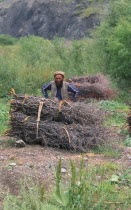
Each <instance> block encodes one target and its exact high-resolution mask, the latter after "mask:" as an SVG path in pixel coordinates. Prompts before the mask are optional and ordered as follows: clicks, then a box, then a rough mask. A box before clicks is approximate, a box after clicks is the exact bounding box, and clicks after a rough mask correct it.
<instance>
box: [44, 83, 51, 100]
mask: <svg viewBox="0 0 131 210" xmlns="http://www.w3.org/2000/svg"><path fill="white" fill-rule="evenodd" d="M47 90H51V82H48V83H47V84H45V85H43V86H42V93H43V95H44V97H45V98H48V93H47Z"/></svg>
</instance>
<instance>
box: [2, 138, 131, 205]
mask: <svg viewBox="0 0 131 210" xmlns="http://www.w3.org/2000/svg"><path fill="white" fill-rule="evenodd" d="M8 138H9V137H2V136H1V137H0V203H2V201H3V199H4V197H5V196H6V195H7V192H10V193H11V194H14V195H17V194H18V192H19V190H20V181H21V180H22V179H23V178H31V179H33V180H34V181H40V182H41V183H44V185H45V186H46V188H47V190H49V189H50V187H51V186H52V185H53V184H54V182H55V170H56V166H57V164H58V160H59V158H61V159H62V168H65V169H66V172H65V173H63V176H64V177H65V180H66V176H67V175H68V172H69V167H70V160H73V161H74V162H76V163H77V164H79V161H80V160H81V158H82V155H81V154H80V153H72V152H70V151H66V150H60V149H56V148H47V147H42V146H40V145H26V147H23V148H16V147H15V146H13V147H11V146H9V145H8V144H7V139H8ZM120 149H121V150H122V156H121V157H120V158H109V157H107V156H105V155H103V154H94V153H91V152H89V153H84V162H85V167H88V166H89V165H102V164H106V163H115V164H117V165H118V166H120V167H123V168H125V169H126V168H128V167H129V165H130V158H131V156H130V155H131V148H128V147H124V146H121V147H120ZM12 163H13V164H15V165H11V164H12Z"/></svg>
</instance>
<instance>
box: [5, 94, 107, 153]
mask: <svg viewBox="0 0 131 210" xmlns="http://www.w3.org/2000/svg"><path fill="white" fill-rule="evenodd" d="M10 108H11V112H10V114H11V120H10V125H11V129H10V130H9V131H8V135H11V136H15V137H17V138H21V139H23V140H24V141H25V142H28V143H40V144H41V145H44V146H51V147H58V148H66V149H71V150H75V151H87V149H88V148H89V147H92V146H96V145H102V144H104V142H105V140H106V141H107V139H108V132H107V130H106V129H105V127H104V126H103V119H104V113H103V111H102V110H101V108H100V107H99V106H98V105H97V104H95V103H93V102H92V103H88V104H85V103H83V102H76V103H71V104H69V103H68V102H67V101H61V102H56V101H54V100H53V99H44V98H42V97H34V96H24V95H16V96H14V98H13V99H12V100H11V102H10Z"/></svg>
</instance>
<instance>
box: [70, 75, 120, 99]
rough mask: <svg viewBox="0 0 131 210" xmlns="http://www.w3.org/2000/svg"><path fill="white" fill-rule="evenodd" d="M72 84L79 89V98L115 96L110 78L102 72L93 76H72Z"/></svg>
mask: <svg viewBox="0 0 131 210" xmlns="http://www.w3.org/2000/svg"><path fill="white" fill-rule="evenodd" d="M71 80H72V84H73V85H74V86H76V87H77V88H78V89H79V91H80V92H79V95H78V99H86V98H96V99H108V98H112V97H114V96H115V94H116V93H115V91H114V90H112V89H111V88H110V82H109V79H108V78H107V77H106V76H105V75H102V74H97V75H93V76H81V77H72V78H71Z"/></svg>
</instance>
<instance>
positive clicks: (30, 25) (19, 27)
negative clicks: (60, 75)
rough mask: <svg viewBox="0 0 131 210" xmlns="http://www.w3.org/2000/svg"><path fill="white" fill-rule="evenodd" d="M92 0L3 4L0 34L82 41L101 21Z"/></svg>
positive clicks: (15, 0) (23, 0) (4, 0)
mask: <svg viewBox="0 0 131 210" xmlns="http://www.w3.org/2000/svg"><path fill="white" fill-rule="evenodd" d="M91 2H92V1H90V0H1V3H0V34H9V35H11V36H13V37H21V36H26V35H28V34H29V35H35V36H41V37H44V38H47V39H52V38H53V37H54V36H57V37H65V38H66V39H69V40H72V39H81V38H83V37H84V36H86V35H88V33H89V29H91V28H93V27H94V25H96V24H99V21H100V3H99V1H95V5H94V6H92V3H91Z"/></svg>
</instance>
